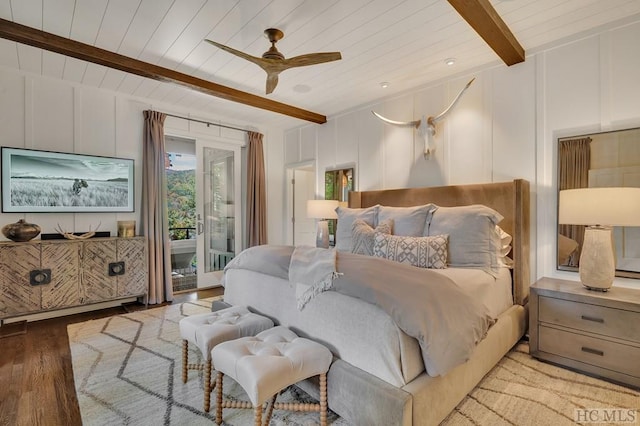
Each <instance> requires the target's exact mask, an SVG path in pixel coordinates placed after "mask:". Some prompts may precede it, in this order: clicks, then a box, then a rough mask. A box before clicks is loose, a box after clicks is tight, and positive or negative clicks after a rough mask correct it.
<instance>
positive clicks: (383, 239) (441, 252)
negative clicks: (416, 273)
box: [373, 232, 448, 269]
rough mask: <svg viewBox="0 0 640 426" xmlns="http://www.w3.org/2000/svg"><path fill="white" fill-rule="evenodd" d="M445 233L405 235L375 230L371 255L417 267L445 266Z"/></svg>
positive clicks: (439, 267)
mask: <svg viewBox="0 0 640 426" xmlns="http://www.w3.org/2000/svg"><path fill="white" fill-rule="evenodd" d="M447 237H448V236H447V235H434V236H430V237H406V236H399V235H388V234H383V233H380V232H376V233H375V235H374V237H373V241H374V242H373V255H374V256H376V257H381V258H383V259H388V260H393V261H395V262H399V263H408V264H410V265H413V266H417V267H419V268H433V269H444V268H446V267H447Z"/></svg>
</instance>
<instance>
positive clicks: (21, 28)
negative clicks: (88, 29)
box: [0, 19, 327, 124]
mask: <svg viewBox="0 0 640 426" xmlns="http://www.w3.org/2000/svg"><path fill="white" fill-rule="evenodd" d="M0 37H2V38H5V39H7V40H12V41H15V42H18V43H22V44H27V45H29V46H33V47H39V48H41V49H45V50H49V51H51V52H56V53H60V54H62V55H66V56H71V57H73V58H77V59H81V60H83V61H87V62H92V63H94V64H99V65H104V66H105V67H109V68H114V69H118V70H120V71H124V72H127V73H130V74H135V75H139V76H142V77H146V78H150V79H153V80H157V81H162V82H165V83H175V84H178V85H180V86H184V87H188V88H189V89H192V90H196V91H198V92H202V93H206V94H207V95H211V96H216V97H218V98H222V99H226V100H229V101H233V102H239V103H241V104H245V105H249V106H252V107H256V108H261V109H265V110H268V111H273V112H277V113H280V114H284V115H288V116H290V117H295V118H299V119H302V120H307V121H311V122H313V123H319V124H322V123H326V122H327V117H325V116H324V115H321V114H317V113H315V112H311V111H307V110H304V109H301V108H297V107H294V106H291V105H287V104H284V103H281V102H277V101H273V100H271V99H267V98H263V97H260V96H257V95H253V94H251V93H247V92H243V91H241V90H237V89H233V88H231V87H227V86H223V85H220V84H216V83H212V82H210V81H207V80H203V79H200V78H197V77H193V76H190V75H187V74H183V73H180V72H177V71H174V70H170V69H168V68H163V67H159V66H157V65H153V64H149V63H147V62H143V61H140V60H138V59H133V58H129V57H127V56H123V55H120V54H118V53H114V52H110V51H108V50H104V49H100V48H98V47H95V46H91V45H88V44H84V43H80V42H78V41H74V40H71V39H68V38H64V37H60V36H57V35H55V34H51V33H47V32H44V31H40V30H37V29H35V28H31V27H27V26H25V25H21V24H17V23H15V22H12V21H7V20H5V19H0Z"/></svg>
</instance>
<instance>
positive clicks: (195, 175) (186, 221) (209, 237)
mask: <svg viewBox="0 0 640 426" xmlns="http://www.w3.org/2000/svg"><path fill="white" fill-rule="evenodd" d="M165 149H166V153H167V158H166V160H165V169H166V176H167V208H168V209H167V210H168V216H169V237H170V239H171V271H172V283H173V291H174V292H180V291H188V290H193V289H201V288H208V287H216V286H219V285H220V280H221V278H222V270H223V269H224V267H225V266H226V264H227V263H228V262H229V261H230V260H231V259H233V257H234V256H235V253H236V250H237V249H238V250H239V249H240V247H241V244H240V241H241V232H242V231H241V223H240V221H239V220H236V211H237V212H238V214H240V212H241V208H240V207H239V204H240V203H239V200H241V197H240V194H239V192H240V184H239V182H240V170H239V169H240V166H239V158H240V148H239V147H233V146H231V147H230V146H227V145H226V144H224V143H218V142H213V141H205V140H199V139H190V138H182V137H177V136H170V135H166V136H165ZM236 201H238V203H236ZM236 204H238V207H237V206H236Z"/></svg>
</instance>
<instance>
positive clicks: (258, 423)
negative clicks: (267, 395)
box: [253, 405, 262, 426]
mask: <svg viewBox="0 0 640 426" xmlns="http://www.w3.org/2000/svg"><path fill="white" fill-rule="evenodd" d="M254 412H255V417H254V422H253V423H254V425H255V426H262V405H258V406H257V407H255V408H254Z"/></svg>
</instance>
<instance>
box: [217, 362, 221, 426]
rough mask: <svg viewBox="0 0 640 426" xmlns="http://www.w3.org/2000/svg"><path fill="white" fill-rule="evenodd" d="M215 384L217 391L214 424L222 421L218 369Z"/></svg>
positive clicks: (219, 373)
mask: <svg viewBox="0 0 640 426" xmlns="http://www.w3.org/2000/svg"><path fill="white" fill-rule="evenodd" d="M216 386H217V388H218V391H217V393H216V424H218V425H219V424H221V423H222V373H221V372H219V371H218V374H217V375H216Z"/></svg>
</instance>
